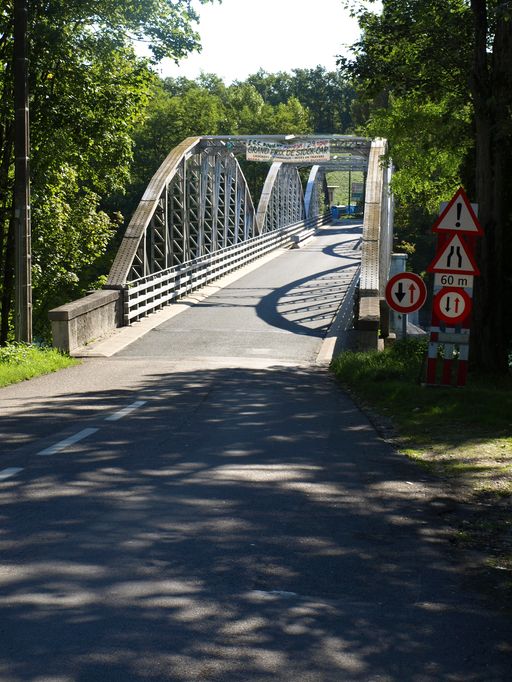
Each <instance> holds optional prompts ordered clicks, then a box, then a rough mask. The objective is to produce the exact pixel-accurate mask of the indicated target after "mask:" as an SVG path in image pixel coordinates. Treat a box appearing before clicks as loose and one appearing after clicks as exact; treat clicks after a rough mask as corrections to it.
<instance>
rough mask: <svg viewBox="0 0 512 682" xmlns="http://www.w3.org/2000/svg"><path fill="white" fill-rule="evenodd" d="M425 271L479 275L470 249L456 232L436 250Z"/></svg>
mask: <svg viewBox="0 0 512 682" xmlns="http://www.w3.org/2000/svg"><path fill="white" fill-rule="evenodd" d="M427 272H446V273H451V272H454V273H458V274H460V275H479V274H480V271H479V269H478V267H477V264H476V263H475V259H474V257H473V253H472V251H471V249H470V248H469V247H468V246H467V245H466V244H465V243H464V241H463V240H462V238H461V237H459V235H458V234H454V235H453V236H452V237H451V239H450V240H449V241H448V242H447V243H446V244H445V245H444V246H443V247H442V248H441V249H440V250H439V251H438V252H437V254H436V257H435V258H434V260H433V261H432V263H430V265H429V266H428V268H427Z"/></svg>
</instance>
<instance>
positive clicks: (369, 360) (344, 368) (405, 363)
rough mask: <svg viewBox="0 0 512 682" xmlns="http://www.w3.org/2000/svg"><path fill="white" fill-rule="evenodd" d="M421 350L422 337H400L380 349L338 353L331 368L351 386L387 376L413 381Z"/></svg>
mask: <svg viewBox="0 0 512 682" xmlns="http://www.w3.org/2000/svg"><path fill="white" fill-rule="evenodd" d="M425 352H426V344H425V343H424V342H423V341H416V340H409V339H408V340H402V341H397V342H396V343H395V344H393V345H392V346H391V347H390V348H388V349H387V350H385V351H383V352H380V353H377V352H375V353H352V352H346V353H342V354H341V355H338V356H337V357H336V358H335V359H334V360H333V364H332V370H333V371H334V373H335V374H336V376H337V377H338V378H339V379H340V380H341V381H343V382H346V383H348V384H350V386H352V387H356V386H360V385H365V386H366V385H367V384H372V383H376V382H377V383H379V384H380V383H381V382H383V381H390V380H397V381H405V382H407V383H415V382H417V381H418V379H419V376H420V371H421V367H422V362H423V358H424V355H425Z"/></svg>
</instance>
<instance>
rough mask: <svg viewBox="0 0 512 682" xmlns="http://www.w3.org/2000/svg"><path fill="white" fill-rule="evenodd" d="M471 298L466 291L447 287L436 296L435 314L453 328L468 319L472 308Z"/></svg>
mask: <svg viewBox="0 0 512 682" xmlns="http://www.w3.org/2000/svg"><path fill="white" fill-rule="evenodd" d="M472 305H473V304H472V301H471V297H470V296H469V295H468V294H467V293H466V292H465V291H464V289H457V288H456V287H445V288H444V289H441V291H438V292H437V294H436V295H435V296H434V314H435V315H436V316H437V318H438V319H439V320H441V321H442V322H446V323H447V324H450V325H452V326H456V325H458V324H459V323H460V322H462V321H463V320H465V319H466V317H467V316H468V315H469V313H470V312H471V308H472Z"/></svg>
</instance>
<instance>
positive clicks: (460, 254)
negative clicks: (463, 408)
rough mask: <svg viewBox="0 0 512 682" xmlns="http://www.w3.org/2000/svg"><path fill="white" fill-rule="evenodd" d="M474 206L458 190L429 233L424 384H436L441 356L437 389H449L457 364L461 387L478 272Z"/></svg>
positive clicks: (457, 381) (479, 232)
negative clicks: (433, 242)
mask: <svg viewBox="0 0 512 682" xmlns="http://www.w3.org/2000/svg"><path fill="white" fill-rule="evenodd" d="M477 211H478V206H477V205H476V204H471V203H470V202H469V199H468V197H467V196H466V193H465V192H464V190H463V189H462V187H461V188H460V189H459V190H458V191H457V192H456V193H455V195H454V196H453V197H452V199H451V200H450V201H449V202H448V203H447V204H446V205H444V206H443V207H442V208H441V212H440V214H439V217H438V219H437V220H436V222H435V223H434V226H433V228H432V231H433V232H434V233H436V234H437V235H438V245H437V251H436V255H435V256H434V259H433V261H432V262H431V263H430V265H429V266H428V268H427V272H430V273H433V274H434V299H433V306H432V324H431V327H430V342H429V347H428V360H427V377H426V380H427V385H428V386H436V385H438V384H439V382H438V371H437V370H438V367H437V365H438V359H439V355H440V353H442V362H443V366H442V371H441V382H440V383H441V385H443V386H452V385H453V380H454V379H453V366H454V362H455V360H457V361H458V368H457V373H456V376H455V385H456V386H464V385H465V383H466V379H467V371H468V360H469V335H470V326H471V309H472V306H473V285H474V278H475V277H477V276H478V275H479V274H480V271H479V269H478V266H477V264H476V261H475V257H474V251H475V246H476V238H477V237H481V236H482V234H483V230H482V228H481V226H480V223H479V222H478V218H477Z"/></svg>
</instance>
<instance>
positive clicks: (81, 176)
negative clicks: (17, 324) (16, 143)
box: [0, 0, 206, 343]
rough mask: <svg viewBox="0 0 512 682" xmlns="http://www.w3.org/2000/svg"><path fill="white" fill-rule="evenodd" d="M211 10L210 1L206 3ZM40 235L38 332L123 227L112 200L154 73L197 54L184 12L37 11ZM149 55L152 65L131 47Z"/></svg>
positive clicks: (8, 232) (180, 3)
mask: <svg viewBox="0 0 512 682" xmlns="http://www.w3.org/2000/svg"><path fill="white" fill-rule="evenodd" d="M201 1H202V2H205V1H206V0H201ZM29 4H30V15H29V33H30V43H31V54H30V57H31V60H30V65H31V68H30V90H31V94H32V97H31V116H32V125H31V132H32V218H33V220H32V232H33V262H34V285H35V287H34V302H35V308H36V310H35V322H36V331H39V334H41V332H42V331H43V327H44V326H45V324H46V310H47V308H48V307H50V306H52V305H57V304H59V303H60V302H63V301H64V300H66V299H68V300H69V298H70V297H72V296H73V295H75V296H76V295H77V294H79V293H81V291H82V290H83V287H84V284H85V283H84V282H81V274H82V273H83V272H84V270H86V269H87V268H90V267H91V265H92V264H93V263H94V261H95V259H96V258H98V256H99V255H100V254H101V253H102V252H103V251H104V250H105V248H106V245H107V243H108V242H109V240H110V239H111V238H112V235H113V233H114V230H115V227H116V225H117V224H118V222H119V220H118V216H116V215H108V214H107V213H106V212H105V211H104V210H103V206H102V204H103V199H104V197H106V196H107V195H108V194H109V193H111V192H113V191H118V192H119V191H122V190H123V188H124V187H125V185H126V183H127V181H128V178H129V168H130V162H131V157H132V132H133V129H134V127H135V125H136V123H137V121H138V120H139V118H140V116H141V113H142V111H143V108H144V105H145V102H146V100H147V97H148V92H149V89H150V86H151V83H152V82H153V81H154V78H155V76H154V75H153V74H152V73H151V70H150V63H151V62H156V61H157V60H158V59H160V58H162V57H163V56H168V57H171V58H173V59H176V60H177V59H179V58H180V57H182V56H184V55H185V54H187V53H188V52H189V51H190V50H191V49H194V48H195V47H197V45H198V36H197V33H196V32H195V31H194V30H193V22H194V21H195V20H196V19H197V16H196V14H195V13H194V11H193V10H192V9H191V7H190V4H189V2H188V1H187V0H173V1H172V2H171V0H145V2H143V3H141V2H135V1H134V0H118V1H117V2H115V3H112V2H110V0H94V2H93V1H92V0H66V1H64V0H31V2H30V3H29ZM12 10H13V7H12V0H7V2H4V4H3V6H2V9H1V10H0V88H1V90H2V98H1V101H0V305H1V309H0V315H1V320H0V343H5V341H6V340H7V339H8V338H9V336H10V333H11V317H12V294H13V214H12V213H13V211H12V209H13V205H12V179H13V178H12V176H13V123H14V116H13V110H12V100H13V95H12V92H13V61H12V51H13V25H12V23H13V22H12V17H13V11H12ZM134 37H136V38H140V39H146V40H147V41H149V43H150V47H151V57H150V59H149V60H147V59H141V58H139V57H137V56H136V54H135V51H134V49H133V43H132V38H134Z"/></svg>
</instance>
